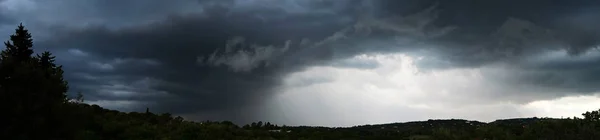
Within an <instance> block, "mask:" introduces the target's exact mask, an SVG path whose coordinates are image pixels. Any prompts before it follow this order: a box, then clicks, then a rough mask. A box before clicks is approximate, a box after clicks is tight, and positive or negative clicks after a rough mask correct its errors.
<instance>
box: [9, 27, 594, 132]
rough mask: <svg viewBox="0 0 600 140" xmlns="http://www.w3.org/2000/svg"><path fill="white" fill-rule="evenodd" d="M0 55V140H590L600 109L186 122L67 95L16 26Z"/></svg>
mask: <svg viewBox="0 0 600 140" xmlns="http://www.w3.org/2000/svg"><path fill="white" fill-rule="evenodd" d="M4 45H5V47H6V48H5V49H4V50H2V52H1V54H0V109H1V111H2V114H1V115H0V122H1V123H0V138H1V139H6V140H41V139H44V140H196V139H198V140H274V139H283V140H321V139H326V140H329V139H344V140H369V139H373V140H383V139H395V140H397V139H406V140H411V139H439V140H469V139H490V140H492V139H493V140H504V139H506V140H535V139H543V140H564V139H569V140H591V139H597V138H600V110H597V111H591V112H585V113H583V114H582V116H583V118H578V117H573V118H567V119H552V118H524V119H509V120H498V121H494V122H491V123H483V122H477V121H467V120H456V119H451V120H428V121H421V122H407V123H391V124H380V125H363V126H354V127H344V128H330V127H308V126H279V125H276V124H271V123H270V122H254V123H251V124H247V125H244V126H241V127H240V126H237V125H235V124H234V123H232V122H229V121H223V122H214V121H204V122H194V121H187V120H185V119H183V118H182V117H179V116H173V115H171V114H169V113H163V114H155V113H152V112H150V111H148V110H147V111H146V112H120V111H116V110H109V109H104V108H102V107H100V106H98V105H89V104H85V103H84V102H83V96H82V95H81V93H79V94H78V96H77V97H76V98H75V99H69V98H67V94H66V93H67V91H68V89H69V87H68V83H67V81H66V80H65V79H63V73H64V71H63V70H62V66H61V65H58V64H56V63H55V56H53V55H52V53H50V52H47V51H46V52H42V53H39V54H34V51H33V40H32V36H31V34H30V33H29V31H28V30H27V29H26V28H25V27H24V26H23V25H22V24H20V25H19V26H18V27H17V28H16V29H15V32H14V34H12V35H10V36H9V39H8V41H6V42H4Z"/></svg>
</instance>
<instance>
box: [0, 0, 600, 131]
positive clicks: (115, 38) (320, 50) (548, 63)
mask: <svg viewBox="0 0 600 140" xmlns="http://www.w3.org/2000/svg"><path fill="white" fill-rule="evenodd" d="M0 7H2V8H3V9H0V12H2V13H0V31H2V32H6V34H7V35H8V34H10V31H11V30H12V29H10V28H8V29H10V30H8V29H7V26H8V27H11V28H12V26H9V25H13V24H15V25H16V24H17V22H23V23H24V24H25V26H26V27H28V28H30V29H31V30H32V31H33V35H34V37H37V38H34V39H36V42H35V45H36V47H38V48H36V50H50V51H52V52H53V53H54V54H55V55H57V56H58V57H57V59H58V62H59V63H61V64H63V65H64V69H65V71H66V73H67V74H66V78H67V79H68V81H69V83H70V87H71V89H70V92H71V93H76V92H82V93H83V94H84V95H85V97H86V100H87V102H90V103H95V104H100V105H103V106H105V107H109V108H113V109H119V110H123V111H134V110H137V111H139V110H142V109H145V108H146V107H149V108H150V109H151V110H153V111H156V112H170V113H173V114H178V115H183V116H185V117H186V118H188V119H192V120H205V119H211V120H233V121H234V122H238V123H247V122H250V121H257V120H261V119H265V118H267V119H272V120H280V122H282V123H288V122H285V121H281V119H276V118H275V119H273V118H274V117H275V116H272V115H271V116H270V114H272V113H273V111H272V109H270V108H272V107H273V106H277V104H275V105H273V104H272V102H273V101H272V100H273V98H276V97H278V96H279V95H282V94H283V92H285V91H288V90H291V89H298V88H301V87H306V86H310V85H318V84H322V83H331V82H333V83H335V81H336V78H338V79H339V78H341V77H335V76H333V77H329V78H328V77H327V76H321V77H312V78H306V77H305V78H300V79H296V80H291V81H296V82H292V83H293V84H290V80H289V78H290V77H296V78H299V77H298V76H300V77H303V76H302V74H303V73H304V74H306V73H311V70H315V69H319V68H323V67H334V68H348V69H358V70H365V71H369V70H379V69H382V68H386V65H394V63H383V60H384V59H380V58H379V57H374V56H373V55H383V56H389V55H391V56H397V54H398V53H402V54H406V55H408V56H410V57H406V58H405V57H402V60H404V59H408V58H411V60H412V58H420V59H414V62H413V61H410V64H412V65H415V66H416V67H417V68H418V69H419V72H420V73H424V74H431V73H436V71H452V70H456V69H479V70H481V73H480V74H482V75H484V77H485V79H486V80H485V81H483V82H481V83H482V84H481V85H472V86H473V87H474V88H473V89H479V90H480V91H478V92H481V96H479V94H478V95H468V96H477V97H481V98H486V99H490V100H491V99H495V101H498V102H503V101H506V102H515V103H516V104H526V103H531V102H534V101H538V100H546V99H557V98H561V97H566V96H571V95H593V94H595V93H596V92H598V90H599V88H598V87H597V86H596V85H598V84H600V83H599V82H600V81H599V80H597V79H599V78H598V77H597V76H595V75H596V74H595V73H596V72H598V71H599V70H600V69H599V68H600V67H598V66H600V65H599V63H600V61H598V60H600V59H599V58H598V57H600V53H599V52H597V50H596V48H597V47H598V46H599V45H600V26H595V25H599V24H600V16H597V14H594V13H600V3H598V2H593V1H552V2H550V1H543V0H534V1H527V2H523V1H516V0H502V1H500V0H498V1H496V0H494V1H486V2H482V1H476V0H458V1H452V2H450V1H429V0H378V1H368V0H338V1H325V0H306V1H303V0H225V1H218V0H174V1H168V2H166V1H157V0H150V1H148V0H145V1H138V0H133V1H127V2H116V1H101V0H92V1H76V0H56V1H42V0H27V1H16V0H4V1H0ZM509 7H510V8H509ZM107 9H110V10H107ZM38 34H39V35H38ZM372 57H374V58H377V59H371V58H372ZM395 59H396V57H394V59H393V60H395ZM398 59H400V58H398ZM386 62H387V60H386ZM398 63H400V62H398ZM407 63H408V62H407ZM320 70H322V71H323V72H324V73H326V72H333V73H336V72H340V71H338V70H337V69H320ZM382 73H385V72H382ZM450 73H452V74H457V73H461V72H450ZM310 75H313V76H319V73H314V74H310ZM350 75H351V74H350ZM365 75H371V74H368V73H365ZM448 77H449V78H450V77H454V76H448ZM419 78H422V77H419ZM302 79H304V80H302ZM433 79H435V78H433ZM298 80H299V81H298ZM348 80H350V81H351V80H352V79H348ZM440 80H445V79H440ZM417 82H418V81H417ZM465 83H468V82H465ZM340 84H341V83H340ZM439 84H440V85H444V84H445V85H451V84H452V82H449V83H445V82H440V83H439ZM469 84H472V83H469ZM484 84H489V85H494V86H493V87H488V88H484V87H487V86H486V85H484ZM342 85H343V84H342ZM456 86H458V85H456ZM477 86H479V87H477ZM440 87H451V86H440ZM449 90H452V89H449ZM462 90H463V89H458V88H457V89H456V90H454V91H455V92H462ZM484 90H490V91H489V92H488V91H484ZM300 91H303V90H302V89H298V91H294V92H300ZM305 92H310V91H305ZM403 92H412V91H403ZM431 92H434V91H431ZM307 94H309V93H307ZM451 94H457V95H456V96H457V101H462V99H460V100H458V98H459V97H458V96H459V95H458V94H459V93H451ZM483 94H485V95H483ZM465 95H467V94H465ZM315 96H316V95H315ZM306 100H308V99H306ZM432 100H433V99H432ZM482 100H483V99H482ZM356 101H357V102H361V100H359V99H356ZM473 102H474V101H473ZM306 104H310V103H306ZM398 108H399V109H400V110H402V107H398ZM457 112H460V111H457ZM330 113H331V112H330ZM330 115H331V116H335V115H336V114H335V112H334V113H333V114H330ZM415 116H418V115H415ZM310 123H314V122H310ZM317 125H318V124H317ZM331 125H334V124H331Z"/></svg>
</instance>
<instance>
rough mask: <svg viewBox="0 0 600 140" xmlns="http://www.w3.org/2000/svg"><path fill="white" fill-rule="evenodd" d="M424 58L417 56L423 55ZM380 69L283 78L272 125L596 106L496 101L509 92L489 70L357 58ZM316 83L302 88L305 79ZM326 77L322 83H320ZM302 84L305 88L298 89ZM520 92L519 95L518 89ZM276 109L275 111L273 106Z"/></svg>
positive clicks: (595, 101) (539, 112)
mask: <svg viewBox="0 0 600 140" xmlns="http://www.w3.org/2000/svg"><path fill="white" fill-rule="evenodd" d="M421 58H422V57H421ZM350 59H352V60H356V61H363V60H364V59H369V60H375V61H376V62H377V63H379V65H378V66H379V67H377V68H373V69H358V68H351V67H335V66H318V67H311V68H308V69H306V70H305V71H302V72H297V73H292V74H290V75H289V76H287V77H286V78H285V79H284V86H282V87H281V94H279V95H278V96H277V97H275V98H273V99H272V102H271V104H270V106H271V107H269V108H271V110H270V111H269V115H271V117H270V118H273V122H276V123H284V122H288V125H325V126H352V125H361V124H376V123H390V122H404V121H415V120H427V119H450V118H461V119H470V120H480V121H493V120H496V119H503V118H514V117H533V116H538V117H544V116H549V117H560V116H580V114H581V113H582V112H585V111H589V110H594V109H595V107H598V106H600V98H598V97H595V96H579V97H562V98H558V99H553V100H539V101H533V102H529V103H525V104H519V103H515V102H512V101H511V100H510V99H509V98H506V99H502V98H496V97H497V96H498V95H502V94H503V92H504V91H501V90H496V89H505V88H509V87H498V86H500V85H497V84H495V82H490V81H492V79H488V77H487V75H485V74H493V72H492V73H490V72H485V71H487V70H489V68H453V69H442V70H433V71H428V72H422V71H420V70H419V68H418V67H417V66H416V65H415V62H416V61H418V60H419V58H415V57H411V56H408V55H405V54H389V55H358V56H356V57H353V58H350ZM311 77H312V78H314V79H317V81H319V82H315V83H312V84H311V83H306V81H310V79H311ZM323 79H325V80H323ZM298 83H303V84H298ZM516 92H518V91H516ZM273 106H275V107H273Z"/></svg>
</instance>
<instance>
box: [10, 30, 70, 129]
mask: <svg viewBox="0 0 600 140" xmlns="http://www.w3.org/2000/svg"><path fill="white" fill-rule="evenodd" d="M4 45H5V46H6V49H5V50H3V51H2V53H1V57H0V103H1V107H2V108H1V109H2V111H3V112H4V113H3V115H2V117H3V118H2V121H4V123H2V125H0V127H1V128H0V129H1V130H0V131H1V132H0V133H2V135H3V136H5V137H3V138H7V139H66V138H67V135H68V134H69V133H72V132H68V131H69V130H65V129H63V128H67V126H66V125H65V124H63V123H64V122H65V117H64V116H65V115H66V114H65V113H66V112H65V111H67V110H65V108H64V106H63V105H64V104H65V103H66V101H67V100H66V92H67V89H68V87H67V82H66V81H64V79H63V76H62V74H63V71H62V68H61V66H56V65H55V64H54V56H52V54H51V53H49V52H44V53H42V54H41V55H37V56H35V57H34V56H32V54H33V48H32V47H33V39H31V34H30V33H29V32H28V30H27V29H25V27H24V26H23V25H22V24H20V25H19V26H18V27H17V29H16V30H15V34H13V35H11V36H10V39H9V41H6V42H4ZM57 126H65V127H57Z"/></svg>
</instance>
